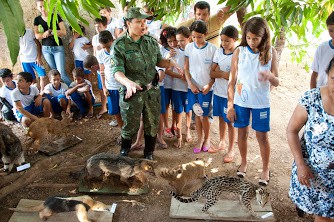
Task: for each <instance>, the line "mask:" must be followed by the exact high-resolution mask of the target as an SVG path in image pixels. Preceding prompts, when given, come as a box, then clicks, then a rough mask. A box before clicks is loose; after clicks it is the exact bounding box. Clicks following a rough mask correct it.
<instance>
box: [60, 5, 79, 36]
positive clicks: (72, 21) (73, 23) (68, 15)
mask: <svg viewBox="0 0 334 222" xmlns="http://www.w3.org/2000/svg"><path fill="white" fill-rule="evenodd" d="M67 6H68V5H65V4H62V9H63V11H64V14H65V16H66V19H67V21H68V22H69V23H70V25H71V26H72V28H73V29H74V30H75V31H76V32H78V33H80V34H81V35H83V33H82V30H81V28H80V26H79V24H78V21H77V19H76V18H75V17H74V15H73V14H72V12H71V10H70V9H69V7H67Z"/></svg>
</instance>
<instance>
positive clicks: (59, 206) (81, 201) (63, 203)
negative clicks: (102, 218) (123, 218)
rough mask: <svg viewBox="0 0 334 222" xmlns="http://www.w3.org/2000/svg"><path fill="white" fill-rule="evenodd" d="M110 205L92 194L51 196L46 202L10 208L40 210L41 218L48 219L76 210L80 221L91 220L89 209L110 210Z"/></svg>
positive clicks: (26, 210)
mask: <svg viewBox="0 0 334 222" xmlns="http://www.w3.org/2000/svg"><path fill="white" fill-rule="evenodd" d="M109 209H110V206H109V205H106V204H104V203H102V202H100V201H95V200H93V199H92V198H91V197H90V196H87V195H85V196H79V197H67V198H64V197H49V198H48V199H46V200H45V201H44V203H42V204H40V205H38V206H34V207H26V208H9V210H12V211H16V212H39V218H40V219H41V220H47V219H48V218H49V217H51V216H52V215H53V214H56V213H62V212H70V211H76V214H77V217H78V220H79V221H80V222H91V220H89V219H88V210H94V211H108V210H109Z"/></svg>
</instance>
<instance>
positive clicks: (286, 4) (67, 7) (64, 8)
mask: <svg viewBox="0 0 334 222" xmlns="http://www.w3.org/2000/svg"><path fill="white" fill-rule="evenodd" d="M193 1H194V0H143V1H142V2H143V4H145V5H148V6H149V7H151V8H154V9H155V13H156V14H158V18H160V17H162V16H167V17H169V18H170V17H173V18H176V17H178V16H179V15H180V13H182V11H183V7H185V6H187V5H190V4H192V3H193ZM119 2H120V3H121V5H122V6H124V5H125V2H126V0H119ZM44 3H45V8H46V10H47V11H48V12H52V13H53V15H54V16H53V17H52V13H48V23H49V24H50V21H51V20H54V21H56V20H57V16H55V15H56V14H57V13H58V14H59V15H60V16H61V17H62V18H63V20H65V21H67V22H68V23H69V24H70V25H71V26H72V27H73V29H75V30H76V31H77V32H79V33H81V30H80V28H79V25H78V23H83V24H86V25H88V22H87V21H86V20H85V19H84V18H83V17H81V13H80V12H81V11H83V10H84V11H86V12H88V13H89V14H90V15H91V16H94V17H99V8H100V7H103V6H110V7H114V5H113V4H112V2H110V1H109V0H44ZM222 3H225V4H226V5H229V6H231V12H234V11H237V10H238V9H240V8H241V7H249V8H251V10H249V13H248V14H246V16H245V20H247V19H248V18H249V17H251V16H255V15H259V16H262V17H264V18H265V19H266V20H267V21H268V23H269V25H270V27H271V29H272V30H273V32H274V40H273V41H274V42H275V41H276V40H277V38H278V37H279V36H280V34H281V33H282V30H284V32H285V33H286V34H287V40H288V41H289V39H293V38H292V37H294V36H296V37H297V38H298V39H299V40H301V42H302V43H301V45H305V46H306V45H307V44H308V42H310V39H309V38H308V36H310V35H309V34H311V36H314V37H319V35H320V33H321V32H322V31H323V30H324V28H325V20H326V18H327V17H328V15H329V13H331V11H332V10H333V6H334V0H294V1H292V0H256V1H255V0H220V1H219V4H222ZM134 4H136V0H131V1H130V5H134ZM0 23H2V25H3V27H4V30H5V34H6V36H7V45H8V47H9V50H10V58H11V61H12V63H13V64H15V63H16V61H17V55H18V52H19V36H20V35H23V33H24V29H25V28H24V27H25V25H24V20H23V11H22V7H21V5H20V2H19V1H18V0H0ZM53 24H54V27H52V28H53V29H56V27H55V24H56V22H53ZM54 33H56V32H54ZM55 38H56V39H58V37H57V36H55ZM294 43H295V42H293V43H292V44H289V46H290V48H292V49H296V50H295V51H297V52H298V53H296V56H294V57H295V58H296V59H297V61H301V60H302V58H303V56H304V55H305V53H306V51H305V47H304V48H303V47H300V45H298V46H297V47H294V46H293V45H295V44H294Z"/></svg>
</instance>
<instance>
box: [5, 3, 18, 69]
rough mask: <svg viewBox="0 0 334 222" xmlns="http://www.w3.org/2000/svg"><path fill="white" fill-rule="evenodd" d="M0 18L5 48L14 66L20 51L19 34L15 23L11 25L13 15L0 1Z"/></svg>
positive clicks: (7, 6)
mask: <svg viewBox="0 0 334 222" xmlns="http://www.w3.org/2000/svg"><path fill="white" fill-rule="evenodd" d="M0 17H1V21H2V24H3V27H4V30H5V33H6V37H7V46H8V48H9V54H10V59H11V61H12V65H13V66H14V65H15V64H16V61H17V55H18V54H19V51H20V46H19V39H20V37H19V34H18V31H17V27H16V26H15V22H14V24H13V20H12V19H13V18H14V15H13V13H12V11H11V10H10V7H9V5H8V3H7V1H5V0H0Z"/></svg>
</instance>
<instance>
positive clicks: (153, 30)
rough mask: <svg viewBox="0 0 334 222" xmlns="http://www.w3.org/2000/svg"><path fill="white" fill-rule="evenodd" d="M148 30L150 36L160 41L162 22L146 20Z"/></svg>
mask: <svg viewBox="0 0 334 222" xmlns="http://www.w3.org/2000/svg"><path fill="white" fill-rule="evenodd" d="M146 25H147V30H148V33H149V35H150V36H152V37H153V38H155V39H156V40H159V39H160V33H161V30H162V21H161V20H154V19H153V20H146Z"/></svg>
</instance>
